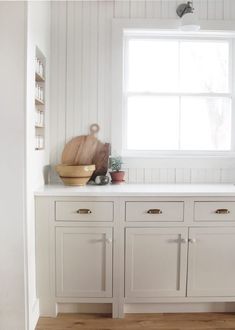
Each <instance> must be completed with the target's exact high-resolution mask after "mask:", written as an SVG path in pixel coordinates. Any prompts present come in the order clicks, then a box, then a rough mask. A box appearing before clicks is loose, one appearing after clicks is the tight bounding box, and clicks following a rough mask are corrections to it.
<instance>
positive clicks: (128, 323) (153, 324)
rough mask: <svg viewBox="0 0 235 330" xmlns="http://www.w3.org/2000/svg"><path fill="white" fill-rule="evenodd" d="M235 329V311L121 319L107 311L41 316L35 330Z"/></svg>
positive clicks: (149, 315) (144, 315)
mask: <svg viewBox="0 0 235 330" xmlns="http://www.w3.org/2000/svg"><path fill="white" fill-rule="evenodd" d="M67 329H69V330H212V329H213V330H224V329H226V330H235V313H234V314H232V313H230V314H228V313H194V314H190V313H189V314H128V315H126V317H125V318H124V319H112V318H111V316H110V315H103V314H102V315H97V314H95V315H94V314H59V315H58V317H57V318H48V317H41V318H40V319H39V321H38V325H37V328H36V330H67Z"/></svg>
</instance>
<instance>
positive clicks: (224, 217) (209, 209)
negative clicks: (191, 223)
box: [194, 201, 235, 221]
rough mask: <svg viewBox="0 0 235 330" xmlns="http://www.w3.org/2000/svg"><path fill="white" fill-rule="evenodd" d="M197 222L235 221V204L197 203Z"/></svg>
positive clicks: (195, 210)
mask: <svg viewBox="0 0 235 330" xmlns="http://www.w3.org/2000/svg"><path fill="white" fill-rule="evenodd" d="M194 220H195V221H235V202H226V201H225V202H223V201H217V202H200V201H199V202H195V203H194Z"/></svg>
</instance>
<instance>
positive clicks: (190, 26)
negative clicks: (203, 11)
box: [180, 12, 200, 31]
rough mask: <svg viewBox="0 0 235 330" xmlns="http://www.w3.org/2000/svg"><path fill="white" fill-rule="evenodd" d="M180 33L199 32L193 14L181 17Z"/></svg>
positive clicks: (196, 20)
mask: <svg viewBox="0 0 235 330" xmlns="http://www.w3.org/2000/svg"><path fill="white" fill-rule="evenodd" d="M180 29H181V30H182V31H199V30H200V24H199V22H198V18H197V15H196V14H194V13H193V12H191V13H185V14H184V15H183V16H182V17H181V28H180Z"/></svg>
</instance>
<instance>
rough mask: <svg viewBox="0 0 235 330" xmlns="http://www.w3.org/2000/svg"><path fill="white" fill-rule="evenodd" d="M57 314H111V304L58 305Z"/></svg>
mask: <svg viewBox="0 0 235 330" xmlns="http://www.w3.org/2000/svg"><path fill="white" fill-rule="evenodd" d="M57 308H58V313H95V314H96V313H97V314H107V313H108V314H109V313H112V304H93V303H89V304H81V303H79V304H78V303H74V304H69V303H58V304H57Z"/></svg>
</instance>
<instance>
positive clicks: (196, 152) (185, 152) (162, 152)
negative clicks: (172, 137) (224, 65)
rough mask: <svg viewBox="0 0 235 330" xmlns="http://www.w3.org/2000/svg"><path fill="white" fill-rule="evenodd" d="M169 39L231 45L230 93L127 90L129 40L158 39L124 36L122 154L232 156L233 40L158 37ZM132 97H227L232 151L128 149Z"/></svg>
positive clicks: (147, 155) (148, 36)
mask: <svg viewBox="0 0 235 330" xmlns="http://www.w3.org/2000/svg"><path fill="white" fill-rule="evenodd" d="M159 38H161V39H168V40H179V41H180V40H188V41H191V42H193V41H205V42H214V41H217V42H218V41H221V42H228V44H229V55H228V56H229V71H228V92H226V93H222V92H221V93H220V92H216V93H215V92H210V93H208V92H200V93H197V92H195V93H194V92H190V93H188V92H144V91H143V92H139V91H138V92H130V91H128V90H127V82H128V77H127V73H128V68H127V65H128V63H129V62H128V42H129V40H133V39H144V40H146V39H156V36H151V35H147V36H138V35H135V36H132V35H130V34H128V35H124V39H123V43H124V44H123V46H124V63H123V64H124V65H123V125H122V132H123V145H122V153H123V155H124V156H144V157H151V156H159V155H162V156H168V155H174V156H177V155H188V156H194V155H195V156H197V155H207V156H208V155H209V156H210V155H222V154H223V155H227V154H230V153H231V152H232V151H233V145H234V143H233V136H234V133H233V126H234V125H233V121H234V115H233V109H234V104H233V103H234V102H233V83H232V82H233V79H232V77H233V66H232V54H233V52H232V49H233V42H232V39H227V38H224V37H222V38H220V37H213V38H212V37H211V38H206V37H187V36H180V37H178V36H169V37H168V36H157V39H159ZM130 96H178V97H184V96H185V97H190V96H193V97H225V98H230V99H231V104H232V109H231V111H232V118H231V127H232V132H231V149H230V150H224V151H223V150H222V151H215V150H206V151H205V150H181V149H178V150H133V149H127V100H128V98H129V97H130Z"/></svg>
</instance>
